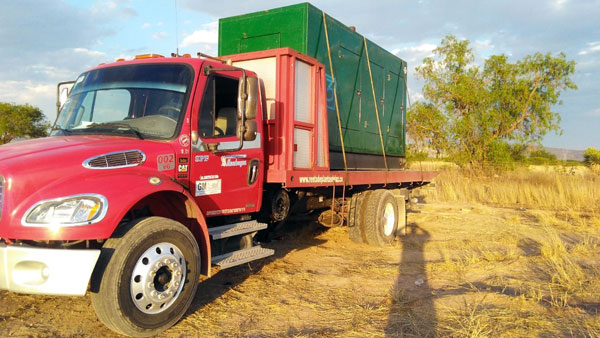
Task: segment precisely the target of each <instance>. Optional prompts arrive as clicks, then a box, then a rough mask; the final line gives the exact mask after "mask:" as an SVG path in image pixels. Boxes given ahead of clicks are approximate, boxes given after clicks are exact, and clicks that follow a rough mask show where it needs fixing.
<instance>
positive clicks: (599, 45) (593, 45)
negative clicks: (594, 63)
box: [579, 41, 600, 55]
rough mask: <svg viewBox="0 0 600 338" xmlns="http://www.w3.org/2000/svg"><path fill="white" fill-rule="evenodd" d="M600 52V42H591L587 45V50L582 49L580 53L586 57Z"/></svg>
mask: <svg viewBox="0 0 600 338" xmlns="http://www.w3.org/2000/svg"><path fill="white" fill-rule="evenodd" d="M597 51H600V42H598V41H596V42H589V43H588V44H587V48H585V49H582V50H581V51H579V55H586V54H590V53H594V52H597Z"/></svg>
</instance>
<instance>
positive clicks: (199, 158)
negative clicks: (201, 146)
mask: <svg viewBox="0 0 600 338" xmlns="http://www.w3.org/2000/svg"><path fill="white" fill-rule="evenodd" d="M194 161H196V162H208V155H196V157H194Z"/></svg>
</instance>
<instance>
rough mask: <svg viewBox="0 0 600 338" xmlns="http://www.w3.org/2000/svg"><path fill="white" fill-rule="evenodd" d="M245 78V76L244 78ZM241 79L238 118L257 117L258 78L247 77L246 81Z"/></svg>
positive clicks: (249, 118) (250, 118)
mask: <svg viewBox="0 0 600 338" xmlns="http://www.w3.org/2000/svg"><path fill="white" fill-rule="evenodd" d="M242 79H243V78H242ZM242 79H240V83H239V87H238V119H241V118H242V114H244V119H248V120H252V119H254V118H256V103H257V102H258V78H257V77H256V76H248V77H246V82H245V83H244V81H243V80H242Z"/></svg>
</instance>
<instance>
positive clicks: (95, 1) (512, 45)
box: [0, 0, 600, 149]
mask: <svg viewBox="0 0 600 338" xmlns="http://www.w3.org/2000/svg"><path fill="white" fill-rule="evenodd" d="M293 3H296V1H269V0H254V1H247V2H238V1H232V0H220V1H204V0H146V1H142V0H47V1H43V0H2V1H1V2H0V101H4V102H14V103H19V104H20V103H30V104H33V105H35V106H38V107H40V108H41V109H42V110H43V111H44V113H45V114H46V115H47V116H48V119H49V120H52V121H53V120H54V118H55V115H56V107H55V104H56V96H55V95H56V94H55V93H56V83H57V82H59V81H64V80H70V79H74V78H75V77H76V76H77V75H78V74H79V73H81V72H82V71H84V70H85V69H87V68H89V67H93V66H95V65H97V64H99V63H101V62H111V61H114V60H115V59H117V58H121V57H124V58H131V57H133V56H134V55H136V54H143V53H151V52H152V53H159V54H163V55H169V54H170V53H171V52H174V51H175V49H176V48H177V46H179V51H180V53H191V54H192V55H195V54H196V52H197V51H202V52H205V53H208V54H213V55H214V54H216V51H217V49H216V47H217V20H218V18H220V17H226V16H231V15H237V14H243V13H248V12H254V11H259V10H265V9H270V8H275V7H280V6H284V5H289V4H293ZM312 3H313V4H314V5H315V6H317V7H319V8H320V9H323V10H325V11H326V12H327V13H328V14H329V15H331V16H333V17H335V18H337V19H338V20H340V21H342V22H344V23H345V24H347V25H352V26H356V27H357V31H358V32H359V33H361V34H364V35H366V36H367V38H369V39H371V40H373V41H374V42H376V43H378V44H380V45H381V46H383V47H384V48H386V49H388V50H389V51H391V52H393V53H395V54H396V55H398V56H400V57H401V58H403V59H404V60H406V61H407V62H408V64H409V72H410V74H409V83H408V85H409V90H410V94H411V99H412V101H413V102H414V101H415V100H418V99H420V98H422V95H421V87H422V83H421V82H419V81H418V80H416V79H415V78H414V76H412V75H413V74H414V68H415V67H416V66H418V65H419V64H420V63H421V61H422V60H423V58H424V57H426V56H429V55H431V50H432V49H433V48H435V46H436V45H437V44H439V42H440V40H441V39H442V38H443V37H444V36H445V35H447V34H454V35H456V36H457V37H459V38H461V39H468V40H469V41H470V42H471V46H472V47H473V49H474V51H475V54H476V61H477V62H479V63H482V62H483V60H484V59H485V58H486V57H488V56H489V55H493V54H502V53H504V54H507V55H509V57H510V59H511V61H516V60H518V59H521V58H523V57H524V56H525V55H528V54H532V53H535V52H538V51H539V52H544V53H545V52H551V53H558V52H561V51H563V52H565V53H566V54H567V58H568V59H572V60H575V61H576V62H577V68H576V74H575V75H574V76H573V80H574V81H575V82H576V83H577V85H578V87H579V89H578V90H577V91H569V92H566V93H564V94H563V95H562V97H561V99H562V101H563V105H561V106H556V107H554V108H553V110H554V111H556V112H559V113H560V114H561V116H562V123H561V126H562V128H563V133H562V135H555V134H549V135H548V136H546V138H545V139H544V141H543V144H544V145H546V146H550V147H562V148H568V149H584V148H586V147H588V146H595V147H597V148H600V102H599V101H600V100H599V99H600V94H599V93H600V24H598V18H599V17H600V0H589V1H586V0H581V1H573V0H546V1H541V0H539V1H533V0H519V1H516V0H506V1H500V0H488V1H475V0H470V1H466V0H454V1H445V0H420V1H401V0H379V1H364V0H314V1H312ZM176 18H177V19H176ZM176 22H177V24H176Z"/></svg>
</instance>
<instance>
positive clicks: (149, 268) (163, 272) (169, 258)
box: [130, 243, 186, 314]
mask: <svg viewBox="0 0 600 338" xmlns="http://www.w3.org/2000/svg"><path fill="white" fill-rule="evenodd" d="M185 273H186V265H185V258H184V257H183V254H182V253H181V250H179V248H178V247H177V246H175V245H173V244H171V243H158V244H155V245H153V246H151V247H150V248H148V250H146V251H145V252H144V253H143V254H142V255H141V256H140V257H139V258H138V260H137V262H136V264H135V266H134V268H133V273H132V275H131V287H130V290H131V298H132V299H133V303H134V304H135V306H136V307H137V308H138V309H139V310H140V311H142V312H143V313H147V314H156V313H160V312H162V311H164V310H166V309H167V308H169V306H171V305H172V304H173V303H174V302H175V300H176V299H177V297H178V296H179V293H180V292H181V289H182V288H183V284H184V283H183V282H182V281H184V277H185Z"/></svg>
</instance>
